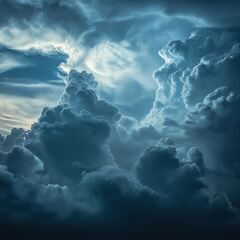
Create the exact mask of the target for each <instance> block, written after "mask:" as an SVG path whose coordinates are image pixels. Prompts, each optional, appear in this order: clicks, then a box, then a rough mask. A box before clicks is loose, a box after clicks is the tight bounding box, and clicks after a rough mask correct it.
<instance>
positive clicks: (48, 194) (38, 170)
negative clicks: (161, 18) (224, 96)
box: [0, 71, 238, 239]
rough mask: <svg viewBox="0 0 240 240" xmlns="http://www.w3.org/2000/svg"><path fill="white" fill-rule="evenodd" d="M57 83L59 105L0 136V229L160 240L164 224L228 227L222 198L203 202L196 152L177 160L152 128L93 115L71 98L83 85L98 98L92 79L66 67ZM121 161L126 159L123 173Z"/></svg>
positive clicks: (207, 196)
mask: <svg viewBox="0 0 240 240" xmlns="http://www.w3.org/2000/svg"><path fill="white" fill-rule="evenodd" d="M66 82H67V86H66V91H65V92H64V93H63V97H62V98H61V103H62V105H57V106H55V107H52V108H45V109H44V110H43V112H42V114H41V116H40V117H39V120H38V122H36V123H35V124H33V126H32V129H31V130H29V131H24V130H17V129H14V130H13V131H12V133H11V135H9V136H7V137H6V138H1V146H2V153H1V163H2V165H1V166H0V167H1V168H0V185H1V186H2V192H1V195H0V203H1V208H0V212H1V215H2V216H4V217H5V218H4V219H5V220H4V219H2V220H1V223H2V224H5V225H7V226H9V225H8V223H11V224H12V226H14V224H16V225H17V226H20V225H19V224H20V223H19V222H20V221H21V222H22V223H24V224H26V225H25V226H28V229H29V231H28V233H29V234H30V235H31V231H32V230H33V229H39V228H40V226H41V227H42V228H44V229H45V234H46V236H47V235H48V234H50V233H51V231H55V228H56V229H58V234H59V235H60V238H61V237H63V235H62V233H64V229H66V230H72V231H71V232H72V233H75V232H76V233H79V234H86V235H88V236H90V237H94V236H96V235H95V234H96V233H97V234H98V235H99V236H105V235H106V231H107V230H108V235H107V236H113V235H115V234H117V233H119V234H120V235H119V236H123V235H125V234H127V235H128V236H129V234H132V236H133V237H139V239H141V238H145V237H149V236H152V235H151V234H153V235H157V236H159V237H160V236H165V234H169V231H168V229H169V228H170V226H174V227H175V229H178V232H177V235H178V236H182V235H183V236H184V234H185V233H184V230H183V229H185V226H187V225H188V226H189V224H190V225H191V226H192V227H193V228H194V229H198V231H202V230H206V228H207V225H210V226H212V227H213V228H214V227H215V224H216V225H217V226H219V225H220V226H222V229H225V230H226V229H227V225H226V224H225V222H228V221H233V222H236V223H237V218H238V210H237V209H235V208H234V207H232V205H231V202H230V201H229V199H228V197H227V196H225V195H224V194H219V193H215V194H214V195H213V196H212V197H211V193H210V192H209V191H208V188H207V185H208V182H207V178H206V177H205V163H204V162H205V160H204V158H203V156H202V154H201V152H200V151H199V150H198V149H196V148H193V149H191V150H190V151H189V152H188V153H187V156H186V159H183V158H180V157H179V156H178V150H177V149H176V148H175V147H174V146H173V141H171V139H161V138H160V137H161V135H160V134H159V133H158V131H157V130H156V129H154V128H153V127H152V126H145V127H140V126H139V125H138V123H137V121H136V120H135V119H133V118H130V117H124V116H122V117H121V119H115V121H112V120H111V118H110V120H109V115H108V114H106V112H107V113H108V112H109V111H108V109H109V107H111V108H113V106H111V105H110V104H109V103H107V104H105V105H103V106H104V108H106V109H104V108H103V107H102V108H99V109H98V111H92V108H89V104H92V98H86V99H85V101H84V102H83V103H82V102H81V101H80V102H79V99H78V98H79V94H78V93H77V91H80V92H81V91H82V89H86V90H91V93H92V94H93V93H94V94H95V97H94V99H95V102H96V103H97V102H98V101H101V99H100V98H97V97H96V96H97V93H96V92H95V91H96V89H95V87H96V84H97V83H96V81H95V80H94V78H93V76H92V75H90V74H87V73H86V72H82V73H78V72H77V71H72V72H71V73H70V75H69V76H68V78H67V79H66ZM68 88H70V89H72V88H73V89H74V91H70V92H69V89H68ZM70 93H71V94H70ZM68 94H70V95H68ZM74 98H76V102H75V101H73V100H74ZM209 99H210V97H209ZM73 102H74V104H73ZM75 103H77V104H75ZM90 112H91V113H90ZM114 141H115V142H114ZM123 143H124V144H123ZM114 144H115V149H114ZM14 145H19V146H14ZM146 147H148V148H147V149H146V150H145V148H146ZM117 149H118V150H119V151H118V152H117V151H116V150H117ZM131 151H132V153H131ZM6 152H8V153H7V154H6ZM124 152H125V154H124ZM141 153H142V157H138V156H139V155H140V154H141ZM131 154H132V155H133V156H134V157H133V156H132V155H131ZM121 155H122V156H121ZM124 158H126V161H127V160H128V161H132V163H131V164H130V165H131V166H130V167H129V166H128V167H126V163H124V162H123V159H124ZM123 168H128V170H124V169H123ZM9 199H11V201H9ZM139 215H140V216H141V217H139ZM196 216H197V217H196ZM43 219H44V223H42V221H43ZM30 222H31V223H30ZM39 224H40V225H39ZM206 224H207V225H206ZM3 226H4V225H3ZM60 226H64V227H63V228H61V227H60ZM59 227H60V228H59ZM6 229H8V228H6ZM90 229H94V233H93V231H92V230H91V231H90ZM159 229H160V230H159ZM22 231H25V227H24V226H23V228H22ZM152 231H154V233H153V232H152ZM193 233H194V231H193V232H191V233H189V232H188V234H193ZM173 236H175V233H174V234H173Z"/></svg>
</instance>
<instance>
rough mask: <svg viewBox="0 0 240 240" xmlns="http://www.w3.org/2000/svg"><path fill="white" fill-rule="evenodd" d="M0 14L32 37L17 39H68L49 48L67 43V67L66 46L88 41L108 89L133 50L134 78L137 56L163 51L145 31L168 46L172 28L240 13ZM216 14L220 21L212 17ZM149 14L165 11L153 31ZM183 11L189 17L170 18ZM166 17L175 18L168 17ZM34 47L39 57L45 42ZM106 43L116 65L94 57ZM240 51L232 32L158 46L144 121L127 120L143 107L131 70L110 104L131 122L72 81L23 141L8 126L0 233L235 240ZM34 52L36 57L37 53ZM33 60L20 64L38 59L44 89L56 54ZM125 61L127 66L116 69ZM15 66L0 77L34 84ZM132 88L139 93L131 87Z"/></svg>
mask: <svg viewBox="0 0 240 240" xmlns="http://www.w3.org/2000/svg"><path fill="white" fill-rule="evenodd" d="M0 3H1V4H2V6H3V8H5V10H6V13H5V15H4V11H3V10H1V11H2V13H3V16H1V17H0V18H1V22H2V24H3V26H8V25H9V26H10V25H11V24H12V25H11V27H12V26H13V25H14V27H19V29H22V30H24V29H25V30H27V31H29V32H31V34H32V35H31V34H30V35H31V37H29V36H27V39H28V40H30V42H32V40H34V39H38V37H39V35H42V34H43V35H44V34H45V33H46V32H47V33H49V32H50V31H51V30H53V29H54V30H55V31H54V33H56V34H52V35H51V34H50V36H51V38H47V39H48V40H49V39H50V40H51V39H52V38H54V37H56V35H58V34H60V32H61V34H60V35H61V37H62V36H66V34H67V36H68V35H71V41H70V40H69V39H68V38H60V40H59V39H58V41H59V42H62V41H63V39H65V40H66V42H67V48H71V47H73V45H74V44H75V45H74V47H73V49H71V50H72V51H73V53H74V54H73V55H72V57H74V56H75V55H77V56H78V51H77V50H78V49H79V48H80V45H79V43H80V42H81V41H80V42H78V41H76V42H75V41H72V40H73V39H74V40H76V39H78V37H79V36H80V34H81V33H83V32H85V35H84V37H83V39H84V41H86V42H85V45H87V46H91V47H93V48H94V47H95V44H100V47H99V52H100V53H104V54H102V55H101V54H100V57H98V58H97V60H96V61H95V63H96V64H95V65H96V66H95V67H97V68H98V67H99V69H100V70H104V71H103V73H108V77H109V78H111V79H110V80H112V75H114V74H113V73H115V72H117V71H119V69H120V72H122V71H124V69H125V68H126V67H127V65H129V64H131V63H132V62H135V61H136V59H135V58H132V60H131V57H129V56H127V55H128V54H129V51H134V52H138V51H139V49H140V50H143V52H142V53H141V54H142V55H139V56H138V57H139V58H141V57H142V58H143V59H142V60H141V61H140V64H139V65H138V66H139V68H141V69H143V70H144V71H145V70H146V69H147V68H149V67H150V66H151V65H152V64H151V63H152V59H151V61H150V60H149V58H147V57H145V54H146V52H148V51H150V50H151V51H152V50H154V48H155V47H156V45H157V44H159V43H157V42H158V41H160V40H159V39H160V37H158V36H159V35H158V34H156V35H154V34H153V32H155V30H156V29H158V28H159V29H160V30H159V32H161V33H162V34H164V36H166V35H165V34H167V35H168V34H170V32H171V31H170V30H169V29H175V30H176V29H177V28H180V27H179V26H180V25H181V24H183V25H182V28H183V27H186V28H187V29H189V28H191V27H192V26H193V25H194V24H192V23H191V21H193V22H194V21H195V20H187V18H188V19H191V16H194V17H196V16H197V17H199V18H200V19H203V20H207V21H209V22H210V24H215V23H216V24H221V23H222V22H225V23H226V24H227V25H228V24H233V25H234V24H235V23H236V22H237V20H238V14H235V12H234V11H237V10H239V9H238V8H239V6H238V4H237V3H236V4H234V2H233V1H231V0H230V1H228V4H227V3H226V2H225V1H222V2H218V3H217V4H213V3H211V2H209V1H208V2H207V1H201V2H200V1H195V3H193V2H190V1H187V0H186V1H121V2H120V1H107V0H106V1H105V0H103V1H94V0H93V1H71V0H70V1H67V2H66V1H54V0H52V1H43V0H39V1H29V0H15V1H1V2H0ZM230 3H232V5H231V4H230ZM216 7H218V9H219V11H218V13H216V14H214V16H210V12H212V11H213V8H214V9H215V8H216ZM223 9H225V10H224V13H225V14H223ZM25 11H26V12H25ZM230 11H231V14H230ZM157 12H161V13H162V12H165V14H166V15H165V16H164V17H163V18H162V21H163V22H164V23H163V24H160V23H159V22H160V20H157V17H156V16H157V14H158V13H157ZM14 13H15V15H14ZM183 14H184V15H185V16H186V19H182V18H180V17H179V16H180V15H183ZM167 15H169V16H170V15H178V16H177V17H175V16H174V17H173V19H172V20H169V19H168V17H169V16H167ZM189 16H190V18H189ZM180 19H181V20H180ZM108 22H109V23H108ZM176 22H178V24H177V25H176ZM115 23H116V24H115ZM153 23H155V24H153ZM151 25H154V26H153V28H151ZM33 26H35V27H36V26H37V32H38V31H40V30H41V29H46V30H47V31H40V34H39V32H38V34H37V35H35V34H34V33H36V31H35V32H34V31H33V29H35V28H33ZM89 26H91V27H90V28H89ZM116 26H117V27H119V29H118V32H117V33H116V31H115V30H114V28H116ZM127 26H128V27H127ZM141 26H142V29H143V31H140V30H139V29H140V27H141ZM59 29H61V30H59ZM88 30H89V31H88ZM104 30H106V31H105V32H104ZM175 30H174V31H175ZM86 31H87V32H86ZM138 31H139V32H140V33H139V34H136V33H138ZM178 31H179V29H178ZM180 32H181V31H180ZM62 33H64V34H63V35H62ZM173 35H174V34H173ZM173 35H168V37H169V36H173ZM180 35H181V34H180ZM10 36H11V34H10ZM33 36H34V37H33ZM37 36H38V37H37ZM151 36H152V38H151ZM19 37H20V35H19ZM168 37H166V38H165V40H164V41H166V40H167V39H168ZM95 38H97V40H95ZM149 38H151V39H150V40H148V39H149ZM163 38H164V37H163ZM39 39H41V38H39ZM139 39H140V40H139ZM24 40H25V39H24ZM42 40H43V42H44V46H45V44H46V40H45V39H44V38H43V39H42ZM105 40H110V41H113V42H114V43H110V44H109V45H108V47H109V46H110V47H111V48H110V49H111V50H112V52H113V53H112V55H113V56H114V57H116V56H117V57H118V58H117V59H118V60H119V61H117V62H114V61H113V60H112V58H111V57H112V55H111V54H109V52H104V48H103V47H102V45H101V43H102V42H103V41H105ZM122 40H124V41H127V43H126V42H125V43H124V44H125V45H126V46H127V47H126V46H125V45H124V44H123V45H118V44H119V43H120V42H121V41H122ZM239 40H240V37H239V30H238V29H220V28H219V29H201V30H198V31H195V32H193V33H192V34H191V36H190V37H189V38H187V39H186V40H185V41H184V40H176V41H171V42H169V43H168V44H167V45H166V46H165V47H163V48H162V50H160V52H159V53H160V56H161V57H162V60H161V61H162V62H164V65H163V66H162V67H161V68H160V69H159V70H157V71H155V73H154V77H155V80H156V82H157V84H158V89H157V92H156V98H155V102H154V104H153V108H152V110H151V113H150V114H149V116H148V117H147V118H146V120H145V121H142V122H139V121H138V120H137V119H135V118H134V117H133V116H136V115H137V113H136V112H137V111H138V109H137V108H138V107H141V104H144V103H145V99H146V96H145V94H144V92H145V89H144V87H143V86H142V85H141V84H140V82H141V81H140V80H139V81H137V78H138V77H141V76H140V75H141V74H140V73H141V72H140V73H138V74H133V75H134V77H136V79H134V80H132V76H128V75H130V74H127V75H125V76H127V77H128V78H127V80H126V82H125V83H124V84H122V86H118V84H116V86H117V87H116V88H118V89H119V90H120V92H119V95H120V96H118V97H116V98H117V100H116V101H113V102H116V103H117V104H118V105H119V106H121V107H122V109H124V107H125V110H126V111H125V112H124V114H127V115H128V114H129V115H130V116H125V115H124V114H120V110H119V109H118V108H117V107H116V106H114V105H112V104H111V103H109V102H108V101H106V100H103V99H102V98H101V97H100V93H99V92H100V91H99V89H100V88H99V87H98V84H97V81H96V80H95V78H94V76H93V75H92V74H89V73H87V72H86V71H82V72H78V71H77V70H70V71H69V74H68V75H67V76H66V78H65V83H66V88H65V90H64V92H63V94H62V96H61V97H60V99H59V102H58V104H57V105H56V106H53V107H45V108H44V109H43V111H42V113H41V115H40V116H39V119H38V120H37V122H36V123H34V124H33V125H32V127H31V129H30V130H23V129H16V128H14V129H13V130H12V131H11V133H10V134H9V135H7V136H5V137H2V136H0V150H1V151H0V164H1V165H0V188H1V192H0V216H1V219H0V223H1V226H3V228H2V229H3V230H2V232H1V233H2V235H4V234H5V232H8V231H9V228H11V227H21V231H22V232H20V234H19V236H21V235H22V233H25V231H26V230H27V233H28V234H29V235H35V238H36V235H37V237H40V238H42V239H43V238H44V236H43V235H44V234H45V235H46V236H48V234H49V235H51V234H53V235H54V236H55V237H56V238H59V239H61V238H64V239H69V238H71V237H72V235H74V234H76V237H77V238H79V237H82V238H85V236H86V238H87V237H92V238H93V239H96V236H97V237H98V238H103V237H105V238H112V239H113V238H114V239H116V238H121V239H124V237H125V238H126V236H127V238H129V237H130V238H133V239H134V238H138V239H141V238H146V239H154V238H156V237H157V238H164V239H165V238H166V239H167V238H169V237H175V238H176V237H177V238H178V239H180V238H182V237H183V236H185V237H191V239H196V238H197V237H200V238H201V239H204V238H207V237H210V238H211V239H215V238H217V239H221V238H225V239H228V238H230V237H231V234H232V235H233V234H235V233H236V234H239V229H237V230H238V231H236V232H235V231H234V230H235V226H236V228H238V227H239V223H240V222H239V220H240V215H239V209H238V208H239V194H238V189H239V183H240V181H239V173H238V171H239V158H240V154H239V149H238V138H239V136H240V132H239V124H240V120H239V114H238V109H239V99H240V97H239V91H240V89H239V79H238V76H239V70H238V69H239V63H240V62H239V51H240V50H239ZM68 41H70V42H68ZM84 41H83V42H84ZM164 41H162V40H161V44H162V43H163V42H164ZM63 42H64V43H66V42H65V41H63ZM47 43H48V42H47ZM51 43H52V42H51ZM116 43H118V44H116ZM129 43H131V44H130V45H131V46H130V45H129ZM150 43H151V44H150ZM14 44H16V42H15V43H13V45H14ZM121 44H122V43H121ZM161 44H160V45H161ZM20 45H21V44H20ZM145 45H146V48H141V47H140V46H145ZM148 45H151V46H150V47H148ZM29 46H32V45H31V44H30V45H29ZM34 46H35V47H36V46H37V47H36V48H38V47H39V49H41V47H43V45H42V42H41V43H39V42H37V44H36V45H34ZM76 46H77V47H76ZM21 47H25V46H20V48H21ZM65 47H66V46H65ZM13 48H14V46H13ZM18 48H19V46H18V47H16V49H18ZM50 49H51V48H50ZM53 49H55V48H53ZM47 50H49V49H47ZM90 50H91V48H90ZM144 50H146V52H144ZM79 51H80V50H79ZM43 52H44V51H43ZM68 53H69V54H71V51H69V52H68ZM18 54H20V53H18V52H17V51H15V50H10V49H7V52H4V55H2V56H3V58H4V59H5V60H12V59H13V58H15V59H17V55H18ZM25 54H26V52H25V50H24V51H23V52H21V56H22V55H24V58H25V57H26V55H25ZM40 55H41V54H36V53H35V54H33V56H32V55H31V54H30V55H27V58H29V59H30V60H31V62H37V61H38V60H39V62H40V65H41V64H42V63H41V62H44V64H43V65H41V67H40V68H39V69H40V70H39V71H40V73H39V78H42V79H43V80H44V81H46V82H50V80H51V79H52V77H54V76H55V74H54V73H53V71H50V73H49V74H48V72H49V66H50V65H51V64H52V65H51V66H50V68H51V69H52V68H57V65H59V64H60V62H61V61H63V62H64V61H65V60H66V56H65V54H56V56H54V57H53V59H52V58H51V54H49V52H48V53H46V55H44V56H42V55H41V56H40ZM60 55H61V56H60ZM63 55H64V56H63ZM80 55H81V54H80ZM109 55H111V56H110V57H109ZM129 55H130V56H132V55H131V54H129ZM55 57H56V58H55ZM127 57H129V59H130V60H131V61H130V60H128V59H127V60H125V58H127ZM21 60H22V58H21ZM72 60H73V58H68V61H70V62H71V61H72ZM90 60H91V61H90V62H91V63H93V62H94V59H90ZM105 60H106V62H105V64H104V63H103V62H104V61H105ZM149 61H150V63H149ZM19 62H20V61H15V62H13V61H10V63H11V64H8V65H7V66H6V65H5V66H3V67H4V74H5V73H6V70H7V71H8V70H9V74H10V75H11V74H13V75H12V76H15V75H19V76H21V77H23V78H24V76H25V72H24V71H25V70H26V71H29V74H30V75H32V76H35V75H34V74H35V73H34V72H31V70H30V69H31V67H30V66H29V65H27V66H22V65H21V64H19ZM8 63H9V61H8ZM93 65H94V64H93ZM17 67H18V68H17ZM20 67H21V68H20ZM45 68H46V71H45V72H44V70H45ZM111 68H112V69H113V71H112V72H111V71H110V70H111ZM99 69H98V70H99ZM35 70H36V69H35ZM100 72H101V71H100ZM52 73H53V75H52ZM4 77H5V78H6V77H7V75H4ZM34 79H35V78H34ZM130 80H131V81H135V82H133V84H130V83H128V81H130ZM141 80H142V79H141ZM4 83H5V82H4ZM25 84H26V83H25ZM134 90H135V91H134ZM136 90H137V91H136ZM3 91H5V92H6V91H7V90H6V89H5V90H3ZM233 91H236V93H234V92H233ZM111 95H113V94H111ZM116 95H117V94H116V93H115V96H116ZM29 96H30V95H29ZM31 96H33V95H31ZM109 99H111V96H110V97H109ZM112 99H114V97H113V96H112ZM114 100H115V99H114ZM142 100H143V101H142ZM127 107H129V108H130V109H131V108H132V110H129V109H127ZM134 108H136V109H134ZM134 111H135V113H134ZM144 111H146V107H145V106H142V112H144ZM140 115H141V116H142V115H144V113H142V114H140ZM140 115H139V116H138V117H139V118H141V117H140ZM184 117H185V120H184V121H183V119H184ZM153 118H155V122H154V123H155V124H154V126H152V125H151V123H152V122H151V121H150V120H153ZM169 136H170V137H171V138H170V137H169ZM195 146H197V147H195ZM16 231H17V230H16ZM9 232H10V233H13V231H9ZM10 233H8V234H10ZM17 233H18V232H17ZM13 234H15V232H14V233H13ZM208 234H210V235H208ZM225 234H227V236H226V235H225ZM125 235H126V236H125ZM46 236H45V238H44V239H46Z"/></svg>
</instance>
